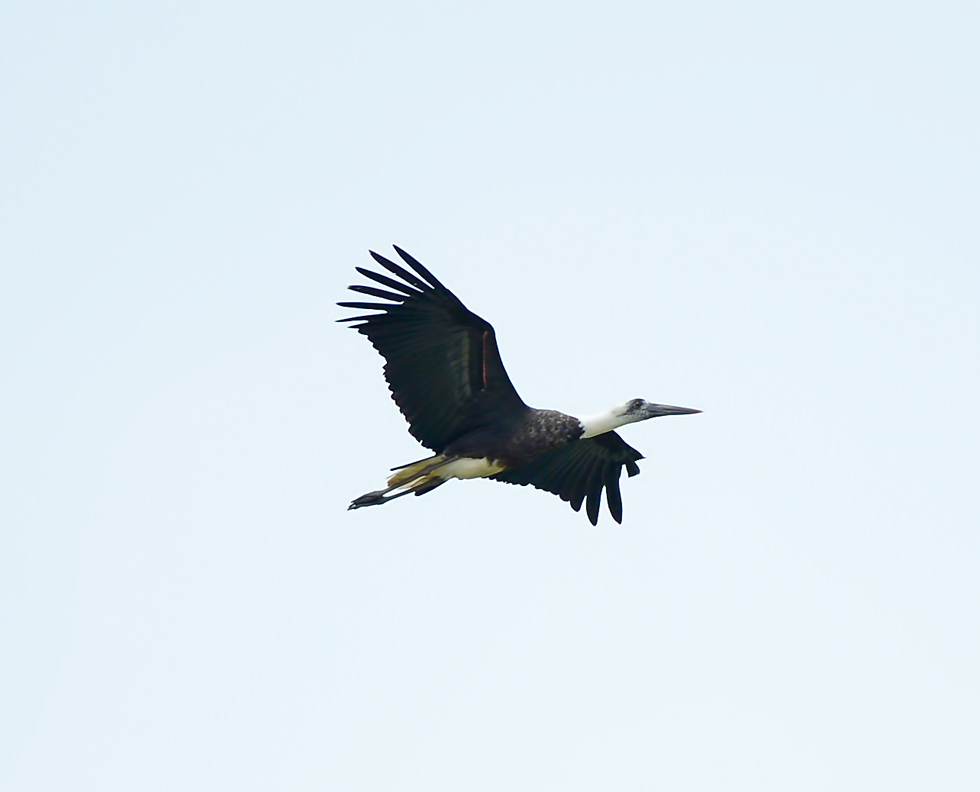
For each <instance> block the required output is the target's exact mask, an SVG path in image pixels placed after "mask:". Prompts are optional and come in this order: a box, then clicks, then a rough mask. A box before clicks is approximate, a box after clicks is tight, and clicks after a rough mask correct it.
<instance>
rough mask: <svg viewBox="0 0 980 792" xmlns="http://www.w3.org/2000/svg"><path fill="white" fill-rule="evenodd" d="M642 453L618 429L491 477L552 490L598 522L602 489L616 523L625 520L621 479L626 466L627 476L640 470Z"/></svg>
mask: <svg viewBox="0 0 980 792" xmlns="http://www.w3.org/2000/svg"><path fill="white" fill-rule="evenodd" d="M640 459H643V455H642V454H641V453H640V452H639V451H637V450H636V449H635V448H633V447H631V446H629V445H628V444H627V443H626V442H625V441H624V440H623V439H622V438H621V437H620V436H619V435H618V434H616V433H615V432H607V433H605V434H601V435H596V436H595V437H590V438H588V439H586V440H576V441H575V442H574V443H571V444H570V445H567V446H564V447H562V448H559V449H556V450H554V451H550V452H548V453H547V454H543V455H541V456H540V457H539V458H537V459H535V460H534V461H533V462H529V463H528V464H526V465H521V466H520V467H517V468H512V469H510V470H505V471H503V472H501V473H497V474H495V475H493V476H491V477H490V478H492V479H495V480H496V481H503V482H505V483H507V484H518V485H521V486H524V485H527V484H530V485H532V486H534V487H537V488H538V489H541V490H545V491H546V492H551V493H553V494H555V495H557V496H558V497H560V498H561V499H562V500H564V501H568V504H569V505H570V506H571V507H572V508H573V509H574V510H575V511H579V510H580V509H581V508H582V502H583V501H585V503H586V506H585V513H586V514H587V515H588V517H589V522H591V523H592V524H593V525H596V524H597V523H598V522H599V507H600V504H601V500H602V492H603V490H605V492H606V505H607V506H608V507H609V513H610V514H611V515H612V517H613V519H614V520H615V521H616V522H617V523H620V524H621V523H622V522H623V498H622V495H621V494H620V491H619V479H620V476H621V475H622V471H623V467H625V468H626V472H627V475H629V476H631V477H632V476H635V475H637V474H638V473H639V472H640V466H639V465H637V464H636V463H637V461H638V460H640Z"/></svg>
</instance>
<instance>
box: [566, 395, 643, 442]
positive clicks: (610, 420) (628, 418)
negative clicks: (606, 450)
mask: <svg viewBox="0 0 980 792" xmlns="http://www.w3.org/2000/svg"><path fill="white" fill-rule="evenodd" d="M626 409H627V405H625V404H620V405H617V406H616V407H613V408H612V409H611V410H606V411H605V412H601V413H596V414H595V415H586V416H583V417H581V418H579V419H578V420H579V423H581V424H582V428H583V429H584V430H585V431H583V432H582V439H583V440H584V439H585V438H587V437H595V436H596V435H601V434H605V433H606V432H611V431H612V430H613V429H618V428H619V427H620V426H626V424H628V423H634V422H635V421H636V420H638V419H637V418H636V417H634V416H632V415H627V414H626Z"/></svg>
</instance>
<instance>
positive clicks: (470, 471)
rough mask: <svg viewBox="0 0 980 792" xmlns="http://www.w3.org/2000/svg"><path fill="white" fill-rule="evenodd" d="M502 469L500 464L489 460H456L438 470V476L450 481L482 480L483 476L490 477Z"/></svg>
mask: <svg viewBox="0 0 980 792" xmlns="http://www.w3.org/2000/svg"><path fill="white" fill-rule="evenodd" d="M503 469H504V466H503V465H501V464H500V463H498V462H496V461H493V462H491V461H490V460H489V459H466V458H464V459H457V460H456V461H455V462H450V463H449V464H448V465H446V466H444V467H441V468H439V472H438V476H439V477H440V478H445V479H451V478H458V479H471V478H483V477H484V476H492V475H493V474H494V473H499V472H500V471H501V470H503Z"/></svg>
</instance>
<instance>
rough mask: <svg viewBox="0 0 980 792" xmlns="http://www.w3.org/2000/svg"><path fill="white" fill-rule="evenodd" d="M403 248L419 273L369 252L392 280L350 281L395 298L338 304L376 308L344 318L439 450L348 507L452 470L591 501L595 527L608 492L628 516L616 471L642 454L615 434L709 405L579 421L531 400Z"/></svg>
mask: <svg viewBox="0 0 980 792" xmlns="http://www.w3.org/2000/svg"><path fill="white" fill-rule="evenodd" d="M395 251H396V252H397V253H398V255H399V256H401V258H402V259H403V260H404V262H405V263H406V264H407V265H408V266H409V267H411V269H412V272H409V271H408V270H407V269H405V268H404V267H402V266H400V265H398V264H396V263H395V262H393V261H389V260H388V259H386V258H385V257H384V256H379V255H378V254H377V253H375V252H373V251H370V253H371V256H372V258H373V259H374V260H375V261H376V262H377V263H378V264H379V265H380V266H381V267H383V268H384V269H385V270H387V271H388V272H389V273H391V274H392V275H394V276H395V278H391V277H389V276H387V275H382V274H381V273H378V272H372V271H370V270H367V269H364V268H362V267H356V269H357V271H358V272H359V273H360V274H361V275H363V276H364V277H365V278H368V279H370V280H372V281H374V282H375V283H378V284H380V285H381V286H384V287H386V288H385V289H379V288H377V287H376V286H365V285H355V286H350V287H349V288H350V289H351V291H354V292H357V293H359V294H366V295H369V296H370V297H375V298H378V299H380V300H385V301H387V302H341V303H337V304H338V305H339V306H341V307H343V308H353V309H356V310H367V311H374V312H376V313H369V314H364V315H361V316H350V317H347V318H344V319H339V320H338V321H340V322H354V323H355V324H353V325H351V327H352V328H353V329H355V330H357V331H358V332H359V333H361V334H363V335H365V336H367V337H368V340H369V341H370V342H371V344H372V345H374V348H375V349H377V350H378V352H380V353H381V354H382V356H383V357H384V358H385V361H386V364H385V367H384V372H385V378H386V379H387V380H388V388H389V390H390V391H391V394H392V397H393V398H394V400H395V403H396V404H397V405H398V408H399V409H400V410H401V412H402V414H403V415H404V416H405V418H406V420H407V421H408V425H409V431H410V432H411V433H412V436H413V437H415V439H416V440H418V441H419V442H420V443H421V444H422V445H423V446H425V447H426V448H428V449H429V450H430V451H432V452H433V455H432V456H430V457H426V458H425V459H421V460H419V461H418V462H411V463H409V464H407V465H401V466H400V467H396V468H392V471H393V474H392V475H391V476H390V477H389V478H388V486H387V488H385V489H382V490H377V491H375V492H369V493H367V494H366V495H361V497H359V498H355V499H354V500H353V501H352V502H351V504H350V506H349V507H348V509H359V508H361V507H362V506H378V505H380V504H383V503H388V502H389V501H392V500H394V499H395V498H399V497H401V496H402V495H408V494H409V493H415V494H416V495H424V494H425V493H427V492H431V491H432V490H434V489H435V488H436V487H439V486H441V485H442V484H445V483H446V482H447V481H448V480H449V479H453V478H458V479H470V478H482V477H488V478H491V479H493V480H495V481H504V482H507V483H508V484H520V485H526V484H532V485H534V486H535V487H537V488H538V489H542V490H547V491H548V492H552V493H554V494H555V495H558V496H559V497H560V498H561V499H562V500H565V501H568V503H569V505H571V507H572V508H573V509H574V510H575V511H578V510H579V509H581V508H582V502H583V501H585V503H586V506H585V511H586V514H588V516H589V520H590V521H591V522H592V524H593V525H595V524H596V523H597V522H598V520H599V503H600V499H601V497H602V491H603V489H605V491H606V503H607V504H608V506H609V512H610V514H612V516H613V519H614V520H615V521H616V522H617V523H622V521H623V499H622V497H621V495H620V493H619V477H620V474H621V473H622V469H623V467H625V468H626V472H627V474H629V475H630V476H635V475H636V474H637V473H639V472H640V468H639V466H638V465H637V464H636V463H637V460H639V459H643V455H642V454H640V452H639V451H637V450H636V449H635V448H631V447H630V446H628V445H627V444H626V443H625V442H624V441H623V439H622V438H621V437H620V436H619V435H618V434H616V432H615V431H613V430H614V429H617V428H618V427H620V426H624V425H625V424H629V423H635V422H637V421H645V420H647V419H648V418H657V417H659V416H661V415H687V414H691V413H699V412H701V411H700V410H693V409H690V408H688V407H671V406H669V405H666V404H652V403H651V402H648V401H644V400H643V399H631V400H630V401H628V402H626V404H621V405H619V406H617V407H613V408H612V409H611V410H609V411H608V412H604V413H599V414H597V415H589V416H585V417H582V418H576V417H574V416H571V415H565V414H563V413H560V412H556V411H555V410H535V409H533V408H531V407H528V406H527V405H526V404H525V403H524V402H523V401H522V400H521V397H520V396H518V395H517V391H516V390H515V389H514V386H513V385H512V384H511V381H510V378H509V377H508V376H507V372H506V371H505V370H504V364H503V363H502V362H501V360H500V352H499V351H498V350H497V340H496V338H495V336H494V332H493V327H491V326H490V323H489V322H487V321H485V320H484V319H481V318H480V317H479V316H477V315H476V314H475V313H473V312H471V311H469V310H468V309H467V308H466V306H465V305H463V303H462V302H460V300H459V299H458V298H457V297H456V295H454V294H453V293H452V292H451V291H449V289H447V288H446V287H445V286H443V285H442V284H441V283H440V282H439V281H438V280H437V279H436V278H435V276H433V274H432V273H431V272H429V270H427V269H426V268H425V267H423V266H422V265H421V264H420V263H419V262H418V261H416V260H415V259H414V258H412V257H411V256H410V255H409V254H408V253H406V252H405V251H404V250H401V249H400V248H399V247H397V246H395ZM396 278H397V279H398V280H396ZM388 289H390V290H391V291H388ZM390 493H394V494H390Z"/></svg>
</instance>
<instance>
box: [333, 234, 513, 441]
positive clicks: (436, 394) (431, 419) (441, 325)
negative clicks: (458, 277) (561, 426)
mask: <svg viewBox="0 0 980 792" xmlns="http://www.w3.org/2000/svg"><path fill="white" fill-rule="evenodd" d="M395 250H396V251H397V253H398V255H399V256H401V258H402V259H403V260H404V261H405V263H406V264H407V265H408V267H410V268H411V270H412V271H410V270H408V269H406V268H405V267H402V266H400V265H399V264H396V263H395V262H393V261H390V260H389V259H386V258H385V257H384V256H381V255H378V254H377V253H375V252H373V251H371V257H372V258H373V259H374V260H375V262H377V263H378V264H379V265H380V266H381V267H383V268H384V269H385V270H387V271H388V272H389V273H391V274H392V275H394V276H396V277H397V278H400V279H401V280H396V279H395V278H392V277H389V276H388V275H384V274H381V273H378V272H372V271H371V270H368V269H364V268H362V267H357V268H356V269H357V271H358V272H359V273H360V274H361V275H363V276H364V277H365V278H368V279H369V280H371V281H373V282H374V283H375V284H378V286H374V285H371V286H368V285H363V284H357V285H353V286H350V289H351V290H352V291H354V292H357V293H358V294H364V295H367V296H369V297H374V298H377V299H378V300H382V301H386V302H341V303H338V305H340V306H341V307H343V308H354V309H358V310H364V311H375V312H376V313H368V314H361V315H358V316H349V317H345V318H343V319H339V320H338V321H340V322H350V323H352V324H351V325H350V326H351V328H352V329H354V330H357V331H358V332H359V333H361V334H363V335H365V336H367V338H368V339H369V340H370V341H371V343H372V345H373V346H374V347H375V349H377V350H378V352H380V353H381V355H382V356H383V357H384V358H385V361H386V362H385V369H384V370H385V378H386V379H387V381H388V386H389V390H390V391H391V394H392V397H393V398H394V400H395V402H396V404H397V405H398V407H399V409H400V410H401V412H402V414H403V415H404V416H405V418H406V419H407V420H408V423H409V431H410V432H411V433H412V435H413V436H414V437H415V438H416V439H417V440H419V442H421V443H422V444H423V445H424V446H425V447H426V448H429V449H431V450H433V451H436V452H437V453H438V452H441V451H442V449H443V448H445V446H446V445H447V444H448V443H449V442H451V441H452V440H454V439H455V438H456V437H458V436H459V435H460V434H465V433H466V432H467V431H470V430H472V429H473V428H476V427H477V426H479V425H480V424H481V422H483V421H484V420H485V416H486V415H487V414H496V413H497V412H498V411H518V410H522V409H527V406H526V405H525V404H524V403H523V401H522V400H521V398H520V396H519V395H518V394H517V391H516V390H515V389H514V386H513V384H512V383H511V381H510V378H509V377H508V376H507V372H506V370H505V369H504V365H503V362H502V361H501V359H500V352H499V350H498V349H497V342H496V336H495V334H494V331H493V327H492V326H491V325H490V323H489V322H487V321H486V320H484V319H482V318H481V317H479V316H477V315H476V314H474V313H473V312H472V311H470V310H469V309H467V308H466V306H465V305H463V303H462V302H461V301H460V300H459V298H457V297H456V295H454V294H453V293H452V292H451V291H449V289H447V288H446V287H445V286H444V285H443V284H442V283H441V282H440V281H439V280H438V279H437V278H436V277H435V276H434V275H433V274H432V273H431V272H429V270H428V269H426V268H425V267H424V266H423V265H422V264H421V263H419V262H418V261H417V260H416V259H415V258H413V257H412V256H410V255H409V254H408V253H406V252H405V251H404V250H402V249H401V248H399V247H397V246H395ZM379 286H383V287H385V288H379Z"/></svg>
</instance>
